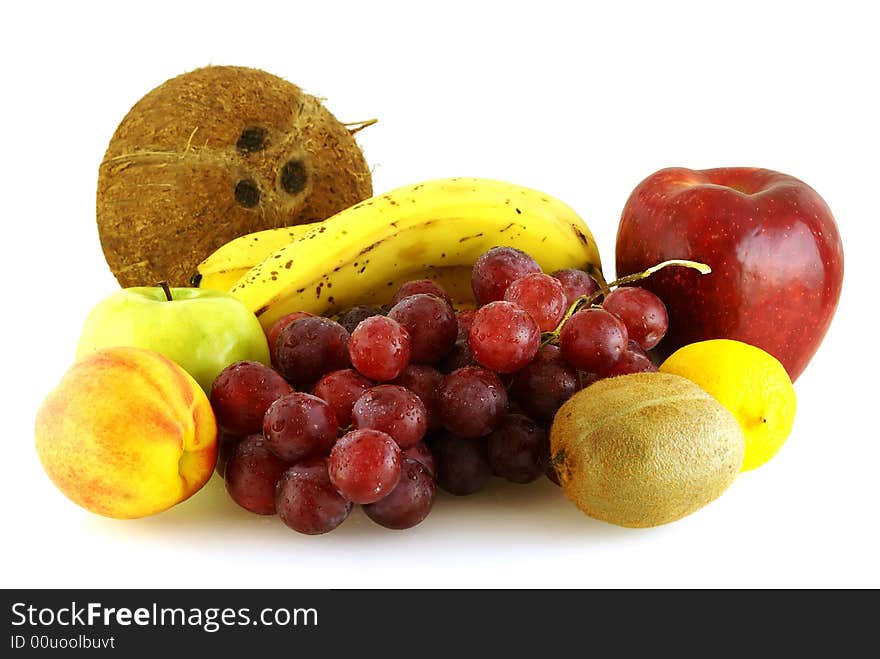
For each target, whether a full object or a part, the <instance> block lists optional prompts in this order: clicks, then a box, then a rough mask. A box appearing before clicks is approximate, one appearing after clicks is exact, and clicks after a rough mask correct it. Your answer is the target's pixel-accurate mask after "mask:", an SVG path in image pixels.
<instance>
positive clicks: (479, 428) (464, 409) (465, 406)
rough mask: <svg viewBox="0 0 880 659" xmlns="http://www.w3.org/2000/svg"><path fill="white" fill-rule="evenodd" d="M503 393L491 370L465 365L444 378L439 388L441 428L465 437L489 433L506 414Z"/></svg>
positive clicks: (502, 386) (506, 402)
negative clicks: (442, 426)
mask: <svg viewBox="0 0 880 659" xmlns="http://www.w3.org/2000/svg"><path fill="white" fill-rule="evenodd" d="M507 407H508V401H507V390H506V389H505V388H504V385H503V384H502V382H501V380H499V379H498V376H497V375H495V373H493V372H492V371H489V370H487V369H485V368H481V367H479V366H465V367H464V368H460V369H458V370H455V371H453V372H452V373H450V374H449V375H447V376H446V378H445V380H444V381H443V387H442V388H441V389H440V418H441V419H442V420H443V425H444V426H445V427H446V428H447V429H448V430H450V431H452V432H453V433H455V434H456V435H459V436H461V437H465V438H473V437H482V436H483V435H488V434H489V433H490V432H492V431H493V430H494V429H495V428H496V427H497V426H498V424H499V423H501V419H502V418H504V415H505V414H506V413H507Z"/></svg>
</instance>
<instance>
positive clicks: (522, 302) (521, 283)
mask: <svg viewBox="0 0 880 659" xmlns="http://www.w3.org/2000/svg"><path fill="white" fill-rule="evenodd" d="M504 299H505V300H507V301H508V302H513V303H514V304H515V305H517V306H518V307H520V308H522V309H525V310H526V311H527V312H528V314H529V315H530V316H531V317H532V318H533V319H534V321H535V322H536V323H537V324H538V329H539V330H541V331H542V332H550V331H552V330H555V329H556V326H557V325H559V323H560V322H561V321H562V317H563V316H565V312H566V310H567V309H568V304H566V297H565V289H564V288H563V287H562V284H561V283H560V282H559V280H558V279H554V278H553V277H551V276H550V275H545V274H544V273H543V272H533V273H531V274H528V275H525V276H524V277H520V278H519V279H516V280H514V281H513V282H511V284H510V286H508V287H507V290H506V291H505V292H504Z"/></svg>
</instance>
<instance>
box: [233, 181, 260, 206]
mask: <svg viewBox="0 0 880 659" xmlns="http://www.w3.org/2000/svg"><path fill="white" fill-rule="evenodd" d="M235 201H237V202H238V203H239V204H240V205H242V206H244V207H245V208H253V207H254V206H256V205H257V204H259V203H260V189H259V188H258V187H257V184H256V183H254V182H253V181H251V180H250V179H244V180H241V181H239V182H238V183H236V184H235Z"/></svg>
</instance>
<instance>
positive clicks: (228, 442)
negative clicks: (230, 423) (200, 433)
mask: <svg viewBox="0 0 880 659" xmlns="http://www.w3.org/2000/svg"><path fill="white" fill-rule="evenodd" d="M240 441H241V437H240V436H239V435H236V434H234V433H231V432H229V431H228V430H226V429H225V428H219V429H218V430H217V464H215V465H214V471H216V472H217V475H218V476H220V478H226V463H228V462H229V456H230V455H232V451H233V450H235V447H236V446H238V443H239V442H240Z"/></svg>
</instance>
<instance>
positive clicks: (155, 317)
mask: <svg viewBox="0 0 880 659" xmlns="http://www.w3.org/2000/svg"><path fill="white" fill-rule="evenodd" d="M111 346H136V347H139V348H148V349H150V350H155V351H156V352H159V353H162V354H163V355H165V356H166V357H168V358H169V359H171V360H172V361H174V362H177V363H178V364H179V365H180V366H182V367H183V369H184V370H185V371H187V372H188V373H189V374H190V375H192V376H193V377H194V378H195V379H196V381H197V382H198V383H199V384H200V385H201V386H202V389H204V390H205V392H206V393H208V395H210V393H211V383H212V382H214V378H216V377H217V375H218V374H219V373H220V371H222V370H223V369H224V368H226V367H227V366H228V365H229V364H231V363H232V362H236V361H239V360H243V359H247V360H253V361H258V362H262V363H263V364H267V365H268V364H269V345H268V343H267V342H266V335H265V334H264V333H263V328H262V326H261V325H260V321H258V320H257V317H256V316H255V315H254V314H253V313H252V312H251V311H250V310H249V309H248V308H247V307H246V306H245V305H244V304H243V303H242V302H241V301H239V300H238V299H237V298H235V297H233V296H232V295H230V294H229V293H226V292H223V291H213V290H207V289H201V288H165V287H162V286H155V287H149V286H137V287H133V288H123V289H122V290H120V291H117V292H116V293H113V294H112V295H110V296H109V297H107V298H105V299H104V300H102V301H101V302H99V303H98V304H97V306H95V308H94V309H92V311H91V313H89V316H88V318H86V322H85V326H84V327H83V330H82V334H81V335H80V339H79V345H78V347H77V350H76V356H77V358H80V357H83V356H85V355H86V354H88V353H90V352H92V351H94V350H99V349H101V348H109V347H111Z"/></svg>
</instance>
